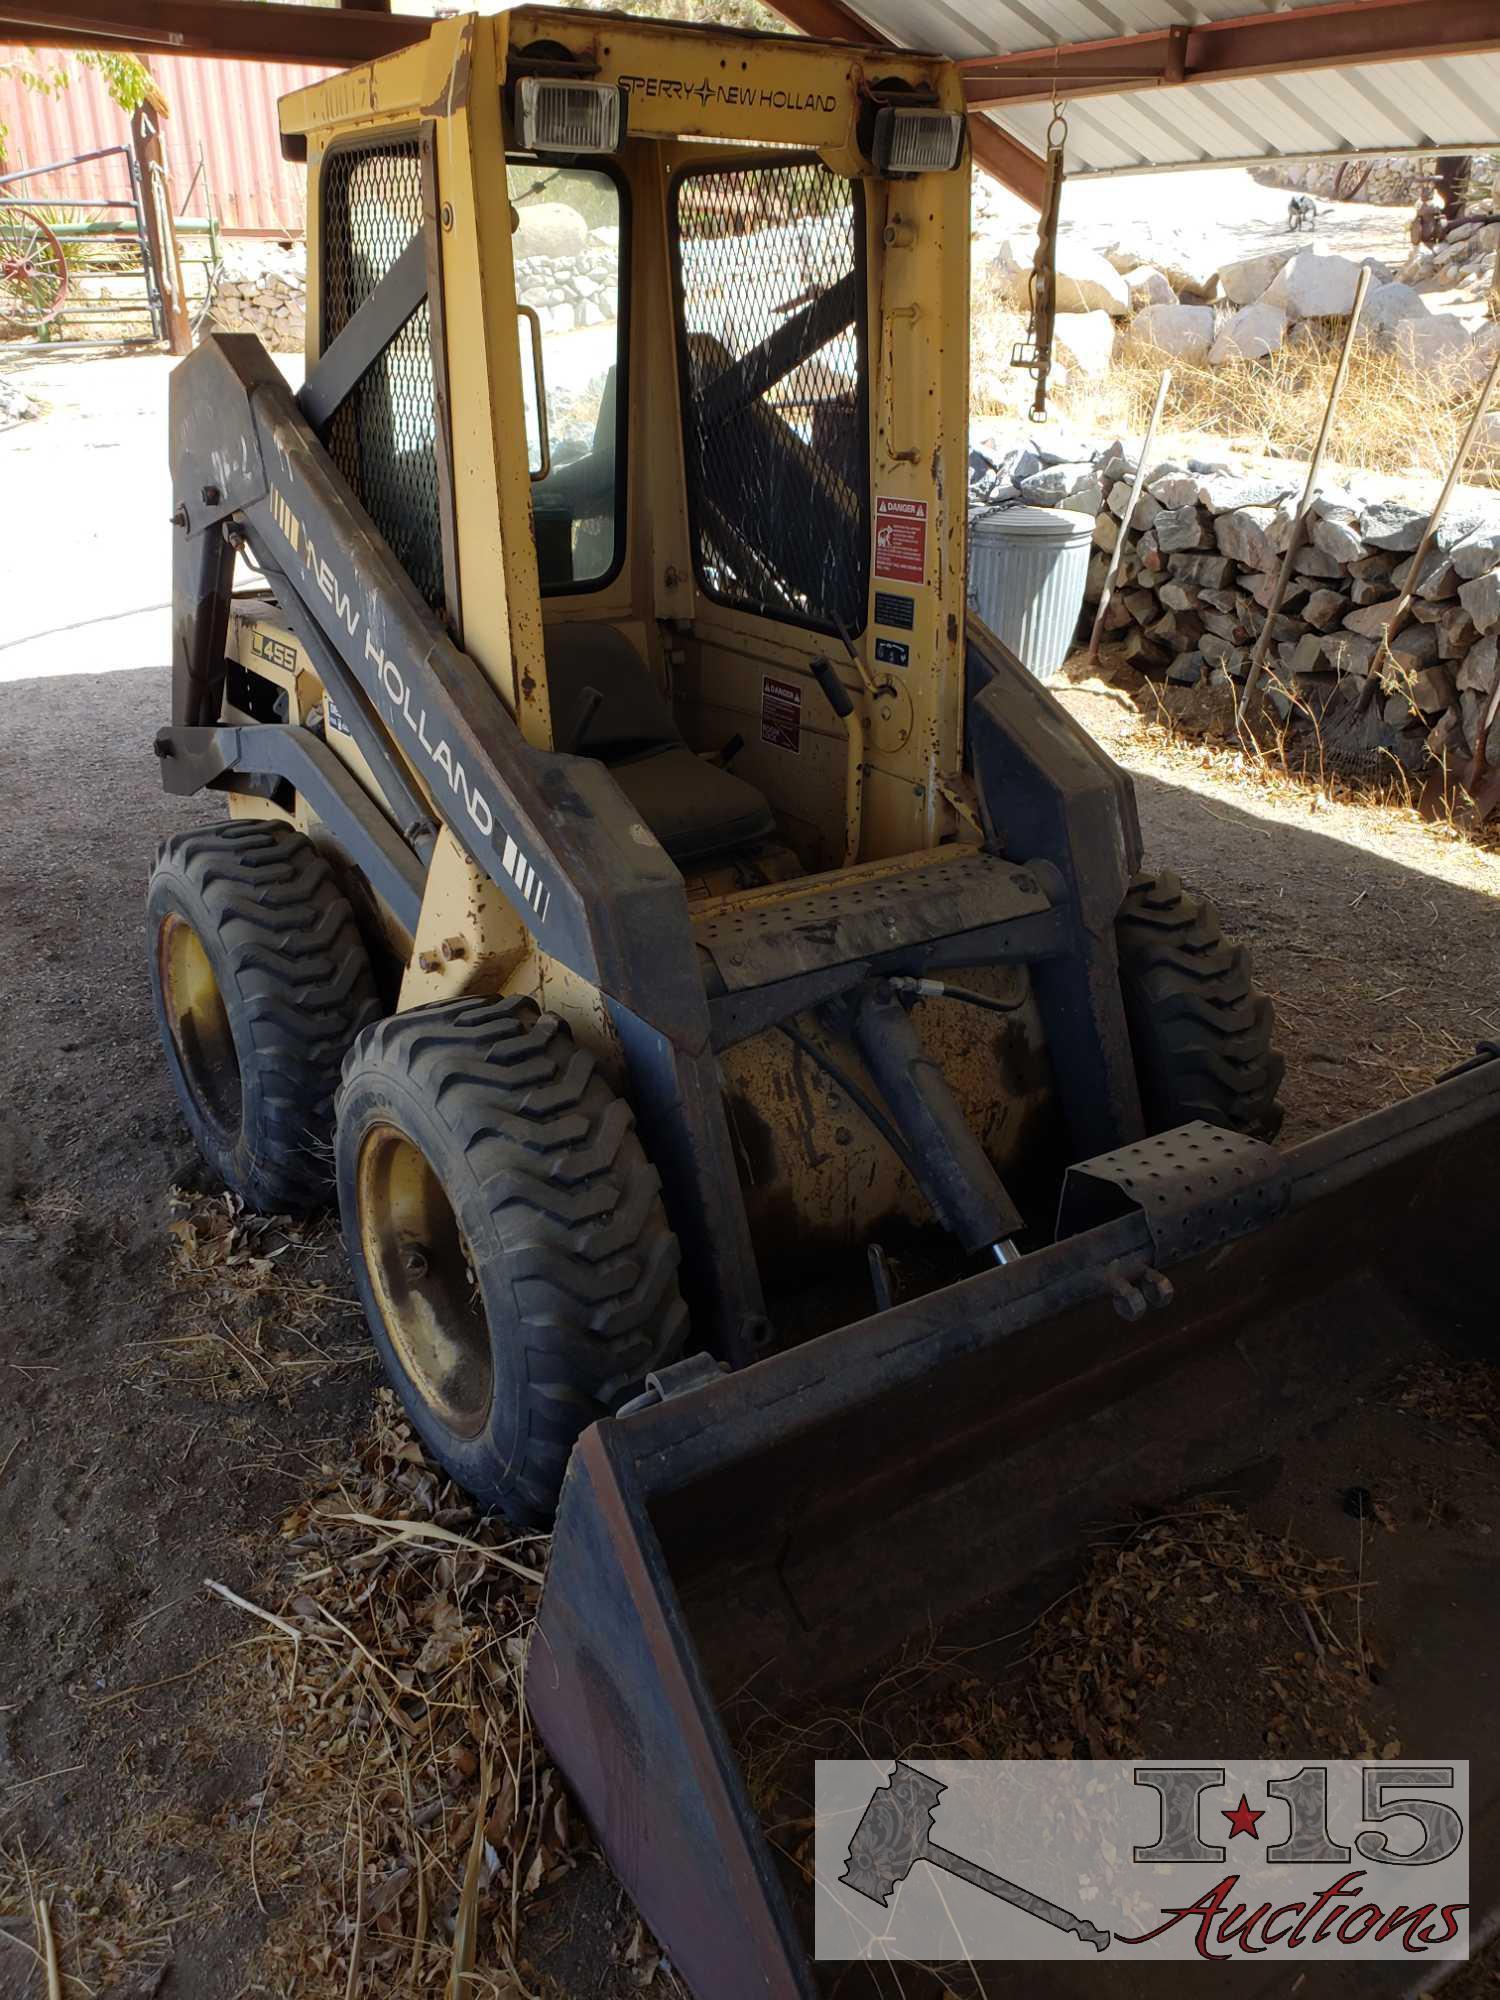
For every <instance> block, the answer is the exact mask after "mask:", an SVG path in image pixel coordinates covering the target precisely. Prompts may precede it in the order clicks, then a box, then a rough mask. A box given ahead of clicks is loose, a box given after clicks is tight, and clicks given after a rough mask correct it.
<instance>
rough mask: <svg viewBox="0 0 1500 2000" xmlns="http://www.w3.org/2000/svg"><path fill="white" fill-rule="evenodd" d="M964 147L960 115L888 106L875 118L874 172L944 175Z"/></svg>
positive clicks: (961, 116)
mask: <svg viewBox="0 0 1500 2000" xmlns="http://www.w3.org/2000/svg"><path fill="white" fill-rule="evenodd" d="M963 143H964V121H963V115H962V113H961V112H957V111H954V112H948V111H917V110H907V109H903V108H900V107H898V106H896V105H893V104H887V105H885V106H883V107H882V109H881V110H879V111H878V112H877V113H876V114H875V150H874V159H875V169H876V172H877V173H882V174H946V173H948V172H949V171H950V170H951V169H952V168H954V167H956V166H957V165H958V156H959V152H960V150H961V149H962V146H963Z"/></svg>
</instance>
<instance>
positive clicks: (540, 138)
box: [516, 76, 624, 153]
mask: <svg viewBox="0 0 1500 2000" xmlns="http://www.w3.org/2000/svg"><path fill="white" fill-rule="evenodd" d="M516 108H517V111H518V113H519V122H520V127H521V150H522V151H523V152H527V153H612V152H614V150H615V148H616V147H617V146H618V145H619V143H620V130H621V126H622V125H623V123H624V120H623V119H622V117H621V100H620V93H619V91H618V90H617V89H616V88H615V86H614V85H613V84H612V83H570V82H567V81H565V80H563V79H561V78H558V77H550V76H523V77H522V78H521V81H520V84H519V86H518V89H517V92H516Z"/></svg>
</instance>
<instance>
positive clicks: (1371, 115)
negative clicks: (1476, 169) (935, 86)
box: [854, 0, 1500, 176]
mask: <svg viewBox="0 0 1500 2000" xmlns="http://www.w3.org/2000/svg"><path fill="white" fill-rule="evenodd" d="M854 4H855V6H856V7H857V9H858V11H859V13H860V14H861V15H862V16H863V17H864V19H865V20H867V21H869V22H870V24H871V25H872V26H873V27H876V28H879V29H880V30H881V32H882V33H883V34H886V35H889V36H890V38H891V40H892V41H894V42H899V43H901V44H902V45H903V46H904V47H906V48H914V49H916V48H920V49H936V50H939V51H940V52H941V53H942V54H944V55H950V56H979V55H997V54H1013V53H1015V52H1016V51H1017V50H1020V49H1036V48H1050V47H1053V46H1055V45H1056V44H1058V43H1060V42H1070V41H1090V40H1094V39H1097V38H1098V37H1100V36H1107V35H1140V34H1147V33H1149V32H1151V31H1152V30H1153V29H1160V28H1166V27H1176V26H1180V25H1183V24H1188V25H1191V24H1194V23H1197V22H1202V21H1227V20H1233V19H1236V18H1237V17H1239V16H1241V15H1244V14H1247V13H1249V12H1250V11H1251V9H1250V8H1249V7H1248V6H1247V4H1246V0H1197V4H1195V5H1192V6H1190V7H1189V6H1185V7H1181V8H1179V7H1176V6H1168V5H1164V4H1163V0H1112V4H1111V6H1110V7H1109V9H1108V12H1107V14H1106V13H1105V11H1104V10H1103V9H1101V8H1099V7H1096V6H1095V5H1094V4H1093V0H1054V4H1052V5H1050V6H1048V7H1046V8H1045V9H1042V8H1037V7H1034V6H1032V5H1030V4H1017V0H854ZM1317 4H1319V0H1286V4H1285V6H1284V7H1282V6H1278V8H1277V9H1276V11H1277V12H1278V13H1279V12H1283V11H1288V12H1295V11H1296V10H1297V9H1298V8H1299V7H1307V6H1315V5H1317ZM1067 114H1068V155H1067V165H1068V172H1069V174H1070V175H1074V176H1083V175H1088V174H1117V173H1142V172H1148V171H1150V170H1151V169H1152V168H1162V167H1206V166H1231V165H1242V164H1248V163H1250V162H1252V161H1256V160H1274V159H1283V160H1292V159H1296V160H1302V159H1324V158H1326V159H1339V158H1348V157H1352V156H1354V155H1356V154H1360V153H1434V152H1444V153H1468V152H1486V151H1491V150H1494V149H1495V148H1497V147H1500V56H1496V55H1468V56H1443V57H1439V58H1438V59H1436V60H1434V61H1430V62H1383V63H1363V64H1350V65H1347V66H1345V67H1343V68H1330V69H1318V70H1305V71H1301V72H1299V73H1297V74H1294V75H1289V76H1279V77H1259V78H1247V79H1244V80H1236V81H1233V82H1229V83H1196V84H1190V85H1188V86H1186V87H1184V88H1180V89H1154V90H1125V91H1120V92H1118V93H1117V94H1114V95H1111V96H1108V97H1084V98H1080V99H1079V100H1078V101H1077V102H1076V103H1073V104H1069V105H1068V107H1067ZM987 115H988V116H989V117H991V118H992V119H993V120H994V122H995V124H997V125H998V126H1000V128H1001V129H1002V130H1003V131H1006V132H1009V133H1010V134H1011V136H1012V137H1013V138H1016V139H1019V140H1020V141H1021V143H1022V144H1023V145H1024V146H1029V147H1030V148H1031V150H1032V151H1033V152H1036V153H1040V152H1042V151H1044V150H1045V145H1046V138H1045V135H1046V130H1047V123H1048V119H1049V117H1050V115H1051V113H1050V111H1049V108H1048V107H1047V106H1046V105H1044V104H1028V105H1023V106H1021V107H1019V108H1018V109H1016V110H1014V111H1003V112H999V111H997V112H990V113H988V114H987Z"/></svg>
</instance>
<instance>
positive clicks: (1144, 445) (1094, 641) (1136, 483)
mask: <svg viewBox="0 0 1500 2000" xmlns="http://www.w3.org/2000/svg"><path fill="white" fill-rule="evenodd" d="M1171 386H1172V371H1171V369H1170V368H1163V370H1162V371H1161V380H1160V382H1158V383H1157V385H1156V401H1155V403H1154V404H1153V405H1152V408H1151V421H1150V423H1149V424H1147V426H1146V435H1145V437H1144V438H1143V439H1142V440H1141V456H1140V459H1139V461H1138V463H1137V465H1136V468H1135V478H1134V479H1133V480H1132V481H1131V485H1130V505H1129V506H1128V507H1127V508H1126V509H1125V518H1124V520H1123V521H1122V522H1121V523H1120V532H1119V534H1118V535H1116V536H1115V545H1114V547H1113V548H1112V549H1111V550H1110V554H1109V567H1108V569H1106V570H1105V572H1104V590H1103V593H1102V595H1101V596H1100V599H1099V609H1098V610H1097V611H1096V612H1095V613H1094V629H1093V631H1092V632H1091V633H1090V634H1089V658H1090V659H1091V660H1097V659H1098V657H1099V642H1100V640H1101V638H1102V637H1103V635H1104V614H1105V612H1106V611H1108V609H1109V600H1110V599H1111V597H1113V596H1114V592H1115V578H1116V577H1117V576H1118V575H1119V573H1120V558H1121V556H1123V555H1124V553H1125V535H1126V531H1127V530H1128V529H1129V527H1130V524H1131V522H1132V521H1133V520H1134V519H1135V508H1136V502H1137V501H1138V500H1139V499H1140V497H1141V488H1142V486H1144V484H1145V483H1146V467H1147V466H1148V465H1149V464H1150V463H1151V446H1152V444H1153V442H1154V441H1155V438H1156V426H1157V424H1158V423H1159V422H1160V420H1161V413H1162V406H1163V404H1164V403H1165V402H1166V400H1167V391H1168V389H1170V388H1171Z"/></svg>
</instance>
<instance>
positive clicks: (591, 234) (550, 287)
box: [212, 203, 620, 354]
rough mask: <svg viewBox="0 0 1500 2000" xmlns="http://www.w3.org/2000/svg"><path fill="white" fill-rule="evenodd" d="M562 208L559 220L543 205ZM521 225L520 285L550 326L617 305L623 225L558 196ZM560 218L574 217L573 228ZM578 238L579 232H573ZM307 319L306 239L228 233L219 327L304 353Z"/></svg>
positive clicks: (604, 316) (606, 312) (215, 321)
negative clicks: (600, 220) (596, 219)
mask: <svg viewBox="0 0 1500 2000" xmlns="http://www.w3.org/2000/svg"><path fill="white" fill-rule="evenodd" d="M544 209H545V210H557V211H558V212H559V219H557V220H554V219H553V218H552V217H551V216H550V215H549V214H543V213H542V210H544ZM522 217H523V225H524V226H523V227H521V228H518V230H517V232H516V253H517V258H516V286H517V292H518V295H519V297H520V301H521V304H522V305H526V306H532V307H534V308H535V310H536V312H537V315H538V317H539V318H540V320H541V322H542V326H543V329H544V330H545V331H546V332H548V333H565V332H567V331H568V330H569V329H570V328H572V327H575V326H597V325H600V324H602V323H603V322H604V321H606V320H612V319H613V318H614V317H615V313H616V289H615V288H616V285H617V282H618V277H619V239H620V232H619V230H618V229H595V230H589V229H587V228H586V227H585V225H584V223H583V219H582V217H581V216H579V215H578V214H577V213H576V211H575V210H573V209H571V208H567V207H564V206H563V205H562V204H561V203H546V204H540V205H539V207H538V208H536V209H525V210H523V211H522ZM560 218H567V223H571V224H572V225H574V227H573V228H572V229H569V228H568V226H567V223H565V222H564V221H562V220H561V219H560ZM575 238H576V239H577V240H575ZM306 324H307V253H306V246H305V245H304V244H302V243H296V244H289V243H280V242H268V241H264V240H262V239H260V238H258V237H230V238H228V239H227V240H226V242H225V244H224V251H223V269H222V271H221V272H220V275H219V282H218V285H217V286H216V288H215V291H214V305H213V314H212V325H213V326H214V328H216V329H217V330H218V331H219V332H221V333H255V334H259V336H260V338H261V339H262V340H263V341H264V342H265V344H266V346H267V347H268V348H270V349H271V351H272V352H273V353H276V354H297V353H301V351H302V348H303V346H304V343H305V339H306Z"/></svg>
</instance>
